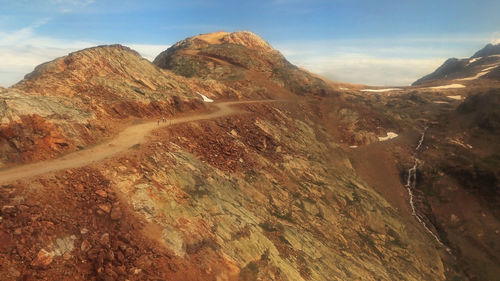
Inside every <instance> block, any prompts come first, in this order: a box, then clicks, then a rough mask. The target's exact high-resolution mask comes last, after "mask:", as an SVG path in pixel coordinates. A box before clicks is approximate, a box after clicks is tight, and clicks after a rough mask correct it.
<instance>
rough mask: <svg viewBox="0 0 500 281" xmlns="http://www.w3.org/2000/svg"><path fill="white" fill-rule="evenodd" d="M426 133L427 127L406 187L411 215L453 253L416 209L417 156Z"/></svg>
mask: <svg viewBox="0 0 500 281" xmlns="http://www.w3.org/2000/svg"><path fill="white" fill-rule="evenodd" d="M426 131H427V127H425V128H424V130H423V132H422V135H421V136H420V139H419V141H418V144H417V146H416V147H415V153H414V156H413V158H414V164H413V166H412V167H411V168H410V169H408V178H407V180H406V184H405V187H406V190H407V191H408V196H409V202H410V206H411V214H412V215H413V216H414V217H415V218H416V219H417V221H418V222H419V223H420V224H421V225H422V226H423V227H424V228H425V230H426V231H427V232H429V233H430V234H431V235H432V237H434V239H436V241H437V242H438V243H439V245H441V246H443V247H445V248H446V251H447V252H449V253H451V250H450V248H448V247H447V246H446V245H444V243H443V242H442V241H441V239H439V237H438V236H437V235H436V234H435V233H434V232H433V231H432V230H431V229H430V228H429V227H428V226H427V224H426V223H425V222H424V220H423V219H422V217H421V216H420V214H419V213H418V212H417V208H416V207H415V202H414V197H415V196H414V194H413V190H414V189H415V187H416V185H417V168H418V164H419V162H420V160H419V159H418V158H417V156H418V152H419V150H420V148H421V147H422V143H423V142H424V138H425V133H426Z"/></svg>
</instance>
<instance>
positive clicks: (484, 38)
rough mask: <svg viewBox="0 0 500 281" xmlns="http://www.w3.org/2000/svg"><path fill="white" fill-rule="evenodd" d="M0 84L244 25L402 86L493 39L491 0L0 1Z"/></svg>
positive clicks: (326, 63) (301, 56)
mask: <svg viewBox="0 0 500 281" xmlns="http://www.w3.org/2000/svg"><path fill="white" fill-rule="evenodd" d="M0 7H1V8H0V85H2V86H9V85H11V84H12V83H14V82H16V81H18V80H20V79H22V77H23V75H24V74H26V73H28V72H30V71H31V70H32V69H33V68H34V67H35V66H36V65H38V64H39V63H42V62H44V61H48V60H51V59H54V58H56V57H58V56H62V55H65V54H67V53H68V52H71V51H74V50H78V49H81V48H85V47H90V46H93V45H100V44H112V43H121V44H124V45H128V46H130V47H132V48H134V49H136V50H138V51H139V52H140V53H141V54H142V55H143V56H145V57H146V58H148V59H153V58H154V57H155V56H156V55H157V54H158V53H159V52H160V51H162V50H164V49H166V48H167V47H168V46H169V45H171V44H173V43H175V42H177V41H179V40H182V39H184V38H186V37H188V36H192V35H196V34H200V33H208V32H213V31H219V30H225V31H236V30H250V31H252V32H254V33H256V34H258V35H260V36H261V37H262V38H264V39H265V40H267V41H268V42H269V43H271V45H273V46H274V47H275V48H277V49H278V50H280V51H281V52H282V53H283V54H284V55H285V56H286V57H287V58H288V59H289V60H290V61H291V62H292V63H294V64H297V65H299V66H302V67H304V68H306V69H309V70H311V71H313V72H316V73H318V74H321V75H324V76H326V77H328V78H331V79H333V80H339V81H346V82H358V83H365V84H371V85H407V84H409V83H411V82H412V81H414V80H416V79H417V78H419V77H420V76H422V75H424V74H426V73H428V72H430V71H432V70H433V69H435V68H436V67H437V66H439V65H440V64H441V63H442V62H443V61H444V60H445V59H446V58H448V57H466V56H470V55H472V54H473V53H474V52H475V51H476V50H478V49H479V48H481V47H483V46H484V45H485V44H486V43H488V42H493V41H495V40H498V39H500V16H498V11H500V1H498V0H489V1H484V0H478V1H463V0H455V1H437V0H434V1H427V0H423V1H422V0H421V1H408V0H399V1H393V0H330V1H326V0H268V1H258V0H254V1H234V0H233V1H226V0H221V1H213V0H184V1H159V0H158V1H146V0H143V1H131V0H121V1H116V0H80V1H78V0H46V1H40V0H15V1H14V0H0Z"/></svg>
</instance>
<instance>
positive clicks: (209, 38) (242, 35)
mask: <svg viewBox="0 0 500 281" xmlns="http://www.w3.org/2000/svg"><path fill="white" fill-rule="evenodd" d="M220 44H235V45H240V46H244V47H247V48H249V49H253V50H257V51H268V52H269V51H273V50H274V49H273V48H272V47H271V45H269V43H267V42H266V41H265V40H264V39H262V38H260V37H259V36H258V35H256V34H255V33H252V32H250V31H236V32H232V33H229V32H225V31H217V32H212V33H206V34H200V35H196V36H192V37H189V38H186V39H184V40H182V41H179V42H177V43H176V44H174V45H173V46H172V47H171V48H169V49H172V50H177V49H192V50H193V49H195V50H199V49H201V48H204V47H207V46H209V45H220Z"/></svg>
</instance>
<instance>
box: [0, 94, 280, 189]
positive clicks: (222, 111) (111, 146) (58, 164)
mask: <svg viewBox="0 0 500 281" xmlns="http://www.w3.org/2000/svg"><path fill="white" fill-rule="evenodd" d="M272 101H274V100H257V101H233V102H223V103H214V104H213V105H214V106H216V107H217V108H218V110H217V111H215V112H211V113H206V114H198V115H193V116H186V117H179V118H174V119H168V120H167V123H162V122H160V125H159V126H158V123H157V121H152V122H148V123H143V124H138V125H133V126H130V127H128V128H126V129H125V130H123V131H122V132H120V133H119V134H118V135H117V136H116V137H114V138H113V139H111V140H108V141H106V142H104V143H101V144H99V145H96V146H94V147H92V148H89V149H84V150H81V151H77V152H73V153H70V154H67V155H65V156H62V157H60V158H57V159H53V160H47V161H42V162H37V163H32V164H27V165H22V166H16V167H12V168H9V169H6V170H2V171H0V184H2V183H8V182H12V181H15V180H18V179H23V178H29V177H33V176H37V175H41V174H45V173H49V172H54V171H58V170H63V169H69V168H76V167H82V166H86V165H88V164H90V163H93V162H98V161H101V160H103V159H106V158H109V157H111V156H114V155H116V154H118V153H120V152H123V151H126V150H127V149H129V148H130V147H131V146H133V145H135V144H138V143H143V142H144V141H145V139H146V136H147V135H148V134H149V133H150V132H151V131H152V130H154V129H158V128H162V127H168V126H170V125H174V124H179V123H186V122H192V121H199V120H206V119H214V118H218V117H223V116H228V115H232V114H236V113H241V112H243V111H242V110H240V109H237V108H234V107H231V105H236V104H248V103H258V102H272Z"/></svg>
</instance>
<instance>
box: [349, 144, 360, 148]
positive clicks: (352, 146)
mask: <svg viewBox="0 0 500 281" xmlns="http://www.w3.org/2000/svg"><path fill="white" fill-rule="evenodd" d="M349 148H358V146H357V145H351V146H349Z"/></svg>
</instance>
